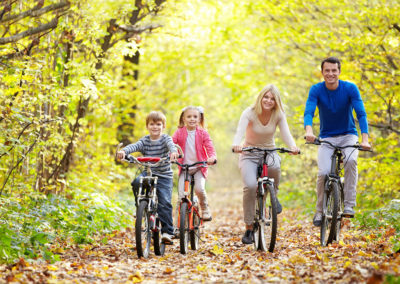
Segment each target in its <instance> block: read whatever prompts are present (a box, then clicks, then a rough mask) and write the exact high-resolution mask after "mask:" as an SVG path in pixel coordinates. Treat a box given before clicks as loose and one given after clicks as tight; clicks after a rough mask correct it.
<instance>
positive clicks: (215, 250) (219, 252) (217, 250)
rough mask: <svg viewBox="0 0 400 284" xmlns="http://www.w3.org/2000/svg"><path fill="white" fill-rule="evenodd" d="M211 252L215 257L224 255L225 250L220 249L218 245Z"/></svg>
mask: <svg viewBox="0 0 400 284" xmlns="http://www.w3.org/2000/svg"><path fill="white" fill-rule="evenodd" d="M210 252H211V253H212V254H213V255H220V254H223V253H224V250H223V249H222V248H220V247H218V245H215V246H214V247H213V249H212V250H210Z"/></svg>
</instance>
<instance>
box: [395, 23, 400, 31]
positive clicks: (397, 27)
mask: <svg viewBox="0 0 400 284" xmlns="http://www.w3.org/2000/svg"><path fill="white" fill-rule="evenodd" d="M393 28H395V29H396V30H397V31H398V32H400V26H399V25H398V24H397V23H396V24H393Z"/></svg>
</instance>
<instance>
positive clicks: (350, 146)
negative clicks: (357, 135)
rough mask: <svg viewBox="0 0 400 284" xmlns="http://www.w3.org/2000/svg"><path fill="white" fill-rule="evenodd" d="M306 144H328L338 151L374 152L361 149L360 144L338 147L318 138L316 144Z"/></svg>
mask: <svg viewBox="0 0 400 284" xmlns="http://www.w3.org/2000/svg"><path fill="white" fill-rule="evenodd" d="M306 144H314V145H321V144H328V145H330V146H331V147H333V148H336V149H345V148H356V149H358V150H360V151H365V152H372V150H369V149H368V150H367V149H364V148H363V147H361V145H360V144H354V145H346V146H338V145H334V144H332V143H331V142H329V141H325V140H320V139H318V138H316V139H315V140H314V142H306Z"/></svg>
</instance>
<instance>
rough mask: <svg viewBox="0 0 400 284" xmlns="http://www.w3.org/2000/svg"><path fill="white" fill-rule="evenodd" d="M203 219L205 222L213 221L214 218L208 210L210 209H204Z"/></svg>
mask: <svg viewBox="0 0 400 284" xmlns="http://www.w3.org/2000/svg"><path fill="white" fill-rule="evenodd" d="M202 219H203V221H205V222H207V221H211V220H212V216H211V214H210V212H208V210H204V211H203V216H202Z"/></svg>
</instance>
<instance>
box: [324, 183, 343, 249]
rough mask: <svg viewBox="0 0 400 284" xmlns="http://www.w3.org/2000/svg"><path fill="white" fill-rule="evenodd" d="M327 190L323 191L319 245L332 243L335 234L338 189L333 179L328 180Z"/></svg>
mask: <svg viewBox="0 0 400 284" xmlns="http://www.w3.org/2000/svg"><path fill="white" fill-rule="evenodd" d="M326 186H329V188H328V190H325V191H324V203H323V212H322V224H321V245H322V246H327V245H328V244H330V243H332V241H333V239H334V238H335V235H336V224H337V221H338V212H339V189H338V184H337V182H335V181H332V182H330V184H329V185H326Z"/></svg>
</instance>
